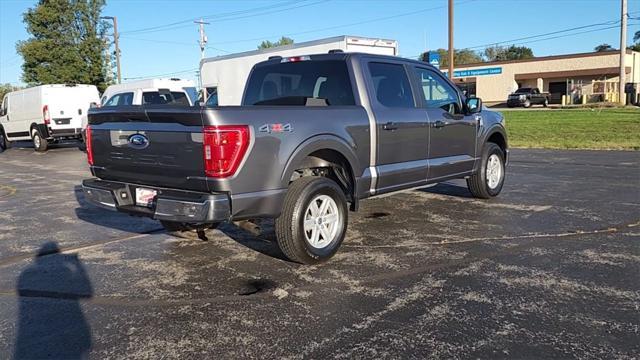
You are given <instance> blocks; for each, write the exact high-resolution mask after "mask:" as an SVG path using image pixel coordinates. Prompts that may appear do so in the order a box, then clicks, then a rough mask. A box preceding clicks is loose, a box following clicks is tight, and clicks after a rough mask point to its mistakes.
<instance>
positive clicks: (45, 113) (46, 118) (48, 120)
mask: <svg viewBox="0 0 640 360" xmlns="http://www.w3.org/2000/svg"><path fill="white" fill-rule="evenodd" d="M42 120H44V124H45V125H49V124H51V116H50V115H49V105H45V106H43V107H42Z"/></svg>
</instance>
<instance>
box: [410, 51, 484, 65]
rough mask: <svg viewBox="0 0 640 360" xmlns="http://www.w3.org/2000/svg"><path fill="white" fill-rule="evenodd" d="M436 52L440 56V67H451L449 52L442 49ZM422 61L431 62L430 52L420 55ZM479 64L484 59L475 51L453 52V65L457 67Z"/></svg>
mask: <svg viewBox="0 0 640 360" xmlns="http://www.w3.org/2000/svg"><path fill="white" fill-rule="evenodd" d="M436 52H437V53H438V54H439V55H440V66H441V67H446V66H449V51H448V50H445V49H442V48H440V49H437V50H436ZM420 60H421V61H426V62H429V59H428V52H425V53H423V54H422V55H420ZM478 62H482V57H481V56H480V55H479V54H478V53H476V52H475V51H473V50H469V49H460V50H458V49H456V50H454V51H453V63H454V64H455V65H456V66H457V65H464V64H473V63H478Z"/></svg>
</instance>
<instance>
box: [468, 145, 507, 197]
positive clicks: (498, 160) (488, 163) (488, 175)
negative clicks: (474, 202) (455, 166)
mask: <svg viewBox="0 0 640 360" xmlns="http://www.w3.org/2000/svg"><path fill="white" fill-rule="evenodd" d="M504 158H505V156H504V152H503V151H502V149H501V148H500V146H498V145H497V144H495V143H491V142H489V143H486V144H485V146H484V149H483V150H482V163H481V164H480V167H479V168H478V170H477V171H476V173H475V174H473V175H472V176H471V177H469V178H467V187H468V188H469V191H470V192H471V194H472V195H473V196H474V197H477V198H480V199H489V198H492V197H495V196H498V194H500V191H502V185H504V176H505V171H504V170H505V168H504Z"/></svg>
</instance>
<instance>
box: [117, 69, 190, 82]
mask: <svg viewBox="0 0 640 360" xmlns="http://www.w3.org/2000/svg"><path fill="white" fill-rule="evenodd" d="M198 70H199V69H198V68H193V69H188V70H182V71H174V72H170V73H164V74H155V75H145V76H134V77H126V78H124V80H137V79H148V78H157V77H162V76H170V75H179V74H185V73H189V72H194V71H198Z"/></svg>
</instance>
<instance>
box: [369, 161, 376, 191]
mask: <svg viewBox="0 0 640 360" xmlns="http://www.w3.org/2000/svg"><path fill="white" fill-rule="evenodd" d="M369 172H370V173H371V185H370V186H369V194H370V195H375V194H376V186H377V185H378V170H377V169H376V167H375V166H370V167H369Z"/></svg>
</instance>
